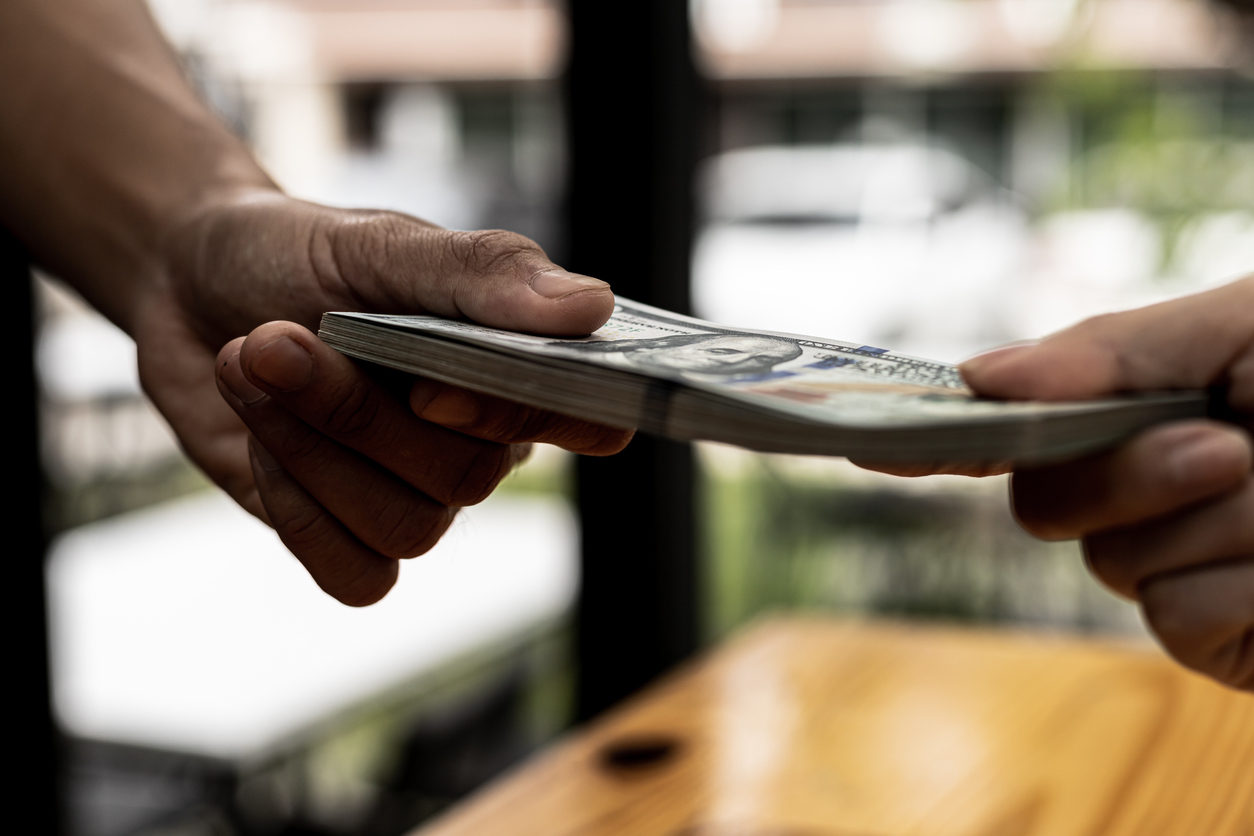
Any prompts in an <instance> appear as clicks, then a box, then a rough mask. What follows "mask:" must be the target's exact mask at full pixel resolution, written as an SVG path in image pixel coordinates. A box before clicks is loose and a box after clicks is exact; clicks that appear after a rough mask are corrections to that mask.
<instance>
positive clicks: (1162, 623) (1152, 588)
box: [1138, 582, 1202, 667]
mask: <svg viewBox="0 0 1254 836" xmlns="http://www.w3.org/2000/svg"><path fill="white" fill-rule="evenodd" d="M1138 597H1139V599H1140V602H1141V611H1142V612H1143V613H1144V614H1145V621H1146V622H1147V623H1148V624H1149V625H1150V627H1151V629H1152V630H1153V631H1154V634H1155V635H1156V636H1158V639H1159V641H1161V642H1162V644H1163V647H1164V648H1166V650H1167V651H1168V652H1169V653H1171V655H1172V656H1174V657H1175V658H1176V659H1177V660H1178V661H1180V662H1181V663H1182V664H1185V665H1188V666H1190V667H1200V664H1199V661H1200V660H1198V659H1197V658H1196V654H1197V651H1196V648H1197V646H1198V644H1199V643H1200V642H1199V639H1200V638H1201V635H1200V633H1201V632H1202V628H1201V625H1200V623H1199V621H1200V619H1199V618H1198V613H1197V612H1196V610H1195V609H1194V604H1193V603H1192V602H1190V601H1189V600H1187V596H1182V595H1179V594H1177V593H1176V590H1175V589H1174V588H1173V586H1172V584H1171V583H1170V582H1161V583H1155V582H1149V583H1145V584H1142V585H1141V587H1140V589H1139V592H1138Z"/></svg>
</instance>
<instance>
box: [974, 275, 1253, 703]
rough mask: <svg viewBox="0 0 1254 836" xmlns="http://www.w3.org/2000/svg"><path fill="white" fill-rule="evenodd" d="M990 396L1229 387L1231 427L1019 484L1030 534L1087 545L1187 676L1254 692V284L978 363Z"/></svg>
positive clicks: (1095, 563) (1096, 564)
mask: <svg viewBox="0 0 1254 836" xmlns="http://www.w3.org/2000/svg"><path fill="white" fill-rule="evenodd" d="M962 371H963V374H964V376H965V377H966V379H967V381H968V383H969V384H970V385H971V387H972V388H973V389H974V390H975V391H976V392H977V393H978V394H981V395H987V396H991V397H1004V398H1015V399H1040V400H1066V399H1083V398H1094V397H1100V396H1103V395H1108V394H1114V393H1119V392H1133V391H1139V390H1153V389H1170V388H1203V387H1219V389H1220V391H1222V392H1223V397H1224V406H1225V408H1226V410H1227V411H1228V412H1229V413H1230V416H1226V417H1229V418H1230V420H1228V421H1225V422H1219V421H1210V420H1195V421H1182V422H1177V423H1171V424H1166V425H1163V426H1160V427H1156V428H1153V429H1150V430H1147V431H1145V432H1142V433H1141V434H1139V435H1138V436H1136V437H1135V438H1133V439H1132V440H1130V441H1129V442H1127V443H1126V444H1124V445H1122V446H1120V447H1118V448H1116V449H1114V450H1111V451H1109V452H1105V453H1101V454H1099V455H1095V456H1091V457H1089V458H1085V459H1082V460H1078V461H1074V462H1068V463H1065V464H1058V465H1054V466H1049V467H1041V468H1037V469H1028V470H1020V471H1018V472H1015V473H1014V474H1013V475H1012V477H1011V492H1012V504H1013V507H1014V510H1015V513H1016V515H1017V516H1018V518H1019V520H1020V522H1021V523H1022V525H1023V527H1024V528H1025V529H1026V530H1027V531H1028V532H1030V533H1032V534H1034V535H1036V536H1038V537H1041V538H1044V539H1049V540H1061V539H1071V538H1078V539H1080V540H1081V542H1082V544H1083V548H1084V554H1085V558H1086V560H1087V562H1088V564H1089V566H1090V568H1091V569H1092V571H1093V572H1094V574H1096V576H1097V577H1098V578H1100V579H1101V580H1102V581H1103V582H1104V583H1105V584H1106V585H1107V586H1108V587H1110V588H1111V589H1112V590H1114V591H1115V592H1116V593H1118V594H1120V595H1122V596H1124V597H1126V598H1129V599H1131V600H1134V601H1136V602H1137V603H1138V604H1139V605H1140V607H1141V609H1142V612H1143V614H1144V617H1145V620H1146V622H1147V623H1148V625H1149V627H1150V628H1151V629H1152V630H1153V632H1154V633H1155V635H1156V636H1157V637H1158V639H1159V640H1160V642H1161V643H1162V645H1163V647H1164V648H1165V649H1166V650H1167V651H1168V652H1169V653H1170V654H1171V655H1172V656H1173V657H1175V658H1176V659H1177V660H1178V661H1179V662H1181V663H1182V664H1184V665H1187V666H1188V667H1190V668H1193V669H1195V670H1197V671H1200V672H1202V673H1204V674H1206V675H1208V676H1210V677H1213V678H1214V679H1216V680H1219V681H1220V682H1223V683H1226V684H1228V685H1230V686H1233V687H1236V688H1240V689H1244V690H1252V691H1254V479H1251V464H1252V462H1254V444H1252V442H1251V438H1250V430H1251V427H1252V424H1251V422H1252V421H1254V277H1251V278H1247V279H1244V280H1242V281H1238V282H1234V283H1232V284H1230V285H1227V286H1224V287H1220V288H1217V289H1215V290H1211V291H1208V292H1205V293H1200V294H1196V295H1193V296H1189V297H1185V298H1182V299H1178V300H1173V301H1170V302H1164V303H1161V304H1158V305H1153V306H1150V307H1146V308H1141V309H1138V310H1133V311H1127V312H1123V313H1115V314H1107V315H1104V316H1100V317H1096V318H1094V319H1090V320H1087V321H1085V322H1082V323H1080V324H1079V325H1076V326H1074V327H1072V328H1069V329H1067V330H1065V331H1062V332H1060V333H1058V334H1055V335H1053V336H1051V337H1049V338H1047V339H1045V340H1043V341H1041V342H1040V343H1037V344H1034V345H1027V346H1013V347H1009V348H1005V349H1001V350H998V351H994V352H991V353H989V354H985V355H981V356H979V357H976V358H974V359H972V360H969V361H967V362H966V363H965V364H963V366H962Z"/></svg>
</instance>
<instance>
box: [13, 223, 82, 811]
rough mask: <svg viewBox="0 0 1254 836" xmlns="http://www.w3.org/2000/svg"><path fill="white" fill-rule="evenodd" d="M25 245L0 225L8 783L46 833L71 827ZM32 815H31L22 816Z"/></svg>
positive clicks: (23, 808) (18, 805)
mask: <svg viewBox="0 0 1254 836" xmlns="http://www.w3.org/2000/svg"><path fill="white" fill-rule="evenodd" d="M25 256H26V254H25V252H24V251H23V249H22V248H21V247H20V246H19V245H18V244H17V243H16V242H15V241H14V240H13V239H12V238H11V237H9V236H8V235H7V234H6V233H5V232H4V231H3V230H0V283H2V285H0V286H3V287H4V288H5V291H6V293H8V294H10V296H9V301H10V302H11V304H12V307H11V310H12V311H13V315H12V316H10V317H9V318H8V319H9V322H8V324H7V325H6V327H5V333H6V337H5V340H6V342H7V344H8V346H9V350H8V352H7V353H6V355H5V357H6V366H7V368H6V370H5V374H6V375H8V376H9V379H10V383H11V385H12V387H13V388H12V391H13V393H14V396H13V397H12V398H11V399H10V401H9V407H8V414H9V420H10V421H11V422H12V424H11V425H10V426H11V427H12V428H13V430H14V432H13V433H12V434H11V435H10V436H9V441H10V444H9V456H8V458H9V465H10V470H9V475H10V478H11V480H12V481H11V484H12V485H13V486H14V487H15V488H16V490H14V491H11V492H10V494H9V499H8V500H7V501H8V503H9V508H8V513H9V516H8V519H9V521H10V528H11V530H10V531H9V536H10V537H11V538H12V539H11V540H10V542H11V543H12V544H13V545H14V546H15V549H14V551H13V554H12V560H11V561H10V563H9V565H10V571H11V572H12V573H13V578H12V580H13V589H15V590H17V593H18V594H16V595H12V596H10V601H11V602H12V603H11V604H10V611H11V613H12V616H11V620H10V625H11V626H10V628H9V642H10V647H11V651H10V655H9V664H10V665H11V668H10V671H9V674H10V675H9V677H8V679H9V683H10V687H9V697H10V707H9V709H8V710H9V711H10V712H11V719H12V721H13V725H12V728H13V729H14V732H13V734H14V747H15V748H14V749H13V751H14V752H15V753H16V754H15V756H14V757H12V758H10V759H9V766H8V770H9V771H8V780H7V785H6V786H5V787H4V789H5V792H6V794H8V796H9V797H10V798H11V799H13V801H14V802H15V806H14V807H13V809H12V812H11V818H12V819H13V820H14V821H18V820H24V821H27V822H34V823H36V824H35V825H34V826H35V828H36V829H37V830H38V831H39V832H40V833H48V834H54V836H55V834H61V833H64V832H65V830H66V818H65V815H66V811H65V807H64V803H63V802H64V798H63V787H62V781H63V775H62V758H61V745H60V735H59V733H58V731H57V728H56V724H55V721H54V719H53V712H52V687H51V677H50V675H49V664H48V608H47V589H46V582H45V578H44V560H45V556H46V553H47V534H46V531H45V529H44V516H43V496H44V479H43V463H42V461H41V459H40V446H39V398H38V393H39V389H38V386H37V384H36V379H35V354H34V345H35V306H34V298H33V293H32V281H33V279H32V276H31V271H30V267H29V265H28V263H27V261H26V257H25ZM22 813H26V814H27V815H22Z"/></svg>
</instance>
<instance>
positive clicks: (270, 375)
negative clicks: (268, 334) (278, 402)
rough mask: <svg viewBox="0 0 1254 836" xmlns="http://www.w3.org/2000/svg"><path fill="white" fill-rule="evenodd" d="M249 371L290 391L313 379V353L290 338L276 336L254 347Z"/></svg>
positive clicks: (275, 386)
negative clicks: (255, 348) (258, 346)
mask: <svg viewBox="0 0 1254 836" xmlns="http://www.w3.org/2000/svg"><path fill="white" fill-rule="evenodd" d="M248 371H249V372H250V373H251V374H253V375H254V376H256V377H258V378H260V379H262V380H264V381H265V382H266V383H268V384H270V385H271V386H273V387H274V388H275V389H277V390H279V391H280V392H293V391H296V390H297V389H303V388H304V387H305V386H307V385H309V381H310V380H311V379H312V378H313V356H312V355H310V353H309V352H308V351H306V350H305V349H304V347H303V346H301V345H300V344H299V343H297V342H296V341H295V340H293V339H292V338H291V337H278V338H276V339H274V340H271V341H270V342H268V343H266V344H265V345H263V346H262V347H261V348H259V349H257V352H256V354H255V355H254V356H253V358H252V362H251V363H249V364H248Z"/></svg>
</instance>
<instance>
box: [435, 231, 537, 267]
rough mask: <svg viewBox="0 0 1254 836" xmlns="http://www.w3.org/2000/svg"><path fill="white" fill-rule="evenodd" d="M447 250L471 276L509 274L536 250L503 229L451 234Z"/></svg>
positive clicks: (535, 252)
mask: <svg viewBox="0 0 1254 836" xmlns="http://www.w3.org/2000/svg"><path fill="white" fill-rule="evenodd" d="M448 246H449V249H450V252H451V255H452V257H453V259H454V260H455V261H456V262H457V263H458V264H460V265H463V266H464V267H465V268H466V269H468V270H470V271H471V272H475V273H500V272H509V271H511V270H512V269H514V268H515V267H517V266H519V265H521V264H522V263H523V262H524V261H526V260H527V259H528V258H531V257H533V256H535V255H536V254H537V252H538V249H539V248H538V247H537V246H536V244H535V243H534V242H533V241H532V240H531V239H529V238H527V237H526V236H524V235H519V234H518V233H516V232H509V231H507V230H503V229H478V230H467V231H459V232H454V233H452V234H451V235H450V236H449V238H448Z"/></svg>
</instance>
